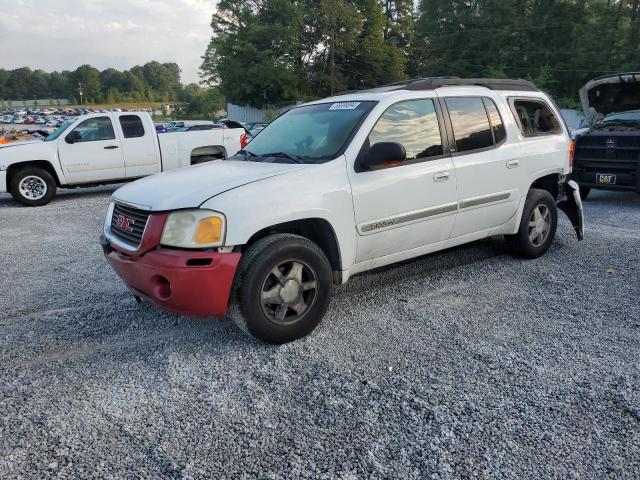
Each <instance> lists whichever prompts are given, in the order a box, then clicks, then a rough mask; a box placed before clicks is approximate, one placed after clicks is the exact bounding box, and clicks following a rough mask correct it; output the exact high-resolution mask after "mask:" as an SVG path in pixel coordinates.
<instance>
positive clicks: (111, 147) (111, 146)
mask: <svg viewBox="0 0 640 480" xmlns="http://www.w3.org/2000/svg"><path fill="white" fill-rule="evenodd" d="M114 148H118V147H117V146H116V145H109V146H108V147H104V149H105V150H113V149H114Z"/></svg>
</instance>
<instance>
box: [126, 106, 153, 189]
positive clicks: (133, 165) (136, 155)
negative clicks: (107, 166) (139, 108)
mask: <svg viewBox="0 0 640 480" xmlns="http://www.w3.org/2000/svg"><path fill="white" fill-rule="evenodd" d="M118 128H119V129H120V132H121V138H122V153H123V155H124V163H125V174H126V177H127V178H136V177H144V176H145V175H153V174H154V173H158V172H159V171H160V159H159V152H158V150H157V142H156V132H155V130H153V131H147V129H145V127H144V123H143V121H142V118H140V115H136V114H133V113H132V114H125V115H120V116H119V117H118Z"/></svg>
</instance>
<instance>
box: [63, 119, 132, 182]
mask: <svg viewBox="0 0 640 480" xmlns="http://www.w3.org/2000/svg"><path fill="white" fill-rule="evenodd" d="M58 145H59V146H58V155H59V157H60V164H61V165H62V170H63V171H64V176H65V178H66V180H67V182H68V183H71V184H74V183H91V182H97V181H102V180H117V179H119V178H124V177H125V169H124V158H123V155H122V148H121V145H120V141H119V140H117V139H116V135H115V131H114V128H113V123H112V121H111V118H109V117H106V116H105V117H93V118H88V119H86V120H84V121H82V122H81V123H80V124H79V125H77V126H76V127H75V128H74V129H73V130H71V131H70V132H69V133H67V135H66V136H65V138H64V141H62V142H60V143H59V144H58Z"/></svg>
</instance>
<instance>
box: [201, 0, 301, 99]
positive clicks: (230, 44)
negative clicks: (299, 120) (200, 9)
mask: <svg viewBox="0 0 640 480" xmlns="http://www.w3.org/2000/svg"><path fill="white" fill-rule="evenodd" d="M211 26H212V28H213V31H214V37H213V38H212V39H211V41H210V43H209V46H208V48H207V51H206V52H205V55H204V57H203V63H202V66H201V71H202V75H203V79H204V80H205V82H206V83H207V84H209V85H219V86H220V91H221V92H222V93H223V94H224V95H225V96H226V97H227V98H229V99H230V100H231V101H234V102H237V103H240V104H245V105H251V106H255V107H258V108H261V107H263V106H264V105H266V104H269V103H271V104H285V103H289V102H291V101H294V100H296V99H297V98H298V97H299V95H300V93H301V91H302V88H301V87H302V85H301V84H302V76H303V75H302V72H301V71H300V69H299V66H300V62H299V58H298V57H297V55H298V53H299V32H300V30H301V28H302V10H301V8H300V7H299V6H298V5H295V4H294V3H293V2H291V1H287V0H264V1H252V0H237V1H235V0H221V1H220V2H219V3H218V11H217V12H216V13H215V14H214V15H213V18H212V21H211Z"/></svg>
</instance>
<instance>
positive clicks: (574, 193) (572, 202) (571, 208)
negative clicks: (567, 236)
mask: <svg viewBox="0 0 640 480" xmlns="http://www.w3.org/2000/svg"><path fill="white" fill-rule="evenodd" d="M560 185H561V187H562V190H561V193H560V197H559V199H558V208H559V209H560V210H562V211H563V212H564V213H565V215H566V216H567V217H568V218H569V220H570V221H571V225H573V228H574V230H575V232H576V236H577V237H578V240H583V239H584V210H583V208H582V199H581V198H580V188H579V187H578V184H577V183H576V182H575V181H574V180H569V181H563V182H561V184H560Z"/></svg>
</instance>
